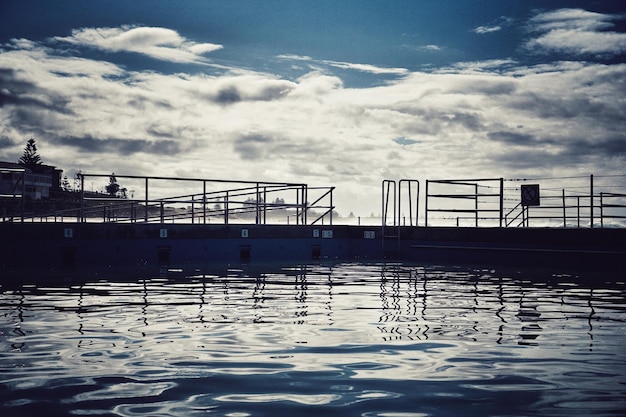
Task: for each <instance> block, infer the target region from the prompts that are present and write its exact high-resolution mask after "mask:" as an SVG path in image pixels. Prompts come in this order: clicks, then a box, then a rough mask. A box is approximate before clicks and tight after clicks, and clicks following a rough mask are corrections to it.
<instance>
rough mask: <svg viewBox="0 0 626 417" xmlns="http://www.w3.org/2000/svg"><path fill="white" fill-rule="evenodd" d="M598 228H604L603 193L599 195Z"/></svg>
mask: <svg viewBox="0 0 626 417" xmlns="http://www.w3.org/2000/svg"><path fill="white" fill-rule="evenodd" d="M600 227H601V228H604V193H600Z"/></svg>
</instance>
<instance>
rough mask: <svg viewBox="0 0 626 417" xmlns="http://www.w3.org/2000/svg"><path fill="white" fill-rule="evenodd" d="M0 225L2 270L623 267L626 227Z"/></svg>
mask: <svg viewBox="0 0 626 417" xmlns="http://www.w3.org/2000/svg"><path fill="white" fill-rule="evenodd" d="M382 232H383V230H382V229H381V227H368V226H277V225H189V224H188V225H184V224H141V223H139V224H114V223H98V224H95V223H0V236H1V237H0V271H2V273H3V274H4V275H10V274H12V273H14V272H15V271H42V272H50V271H72V270H97V269H103V268H104V269H106V270H111V269H116V268H137V267H139V268H142V267H146V268H154V267H168V268H182V269H203V268H206V267H208V266H209V265H211V264H216V263H219V264H241V263H261V262H283V263H290V264H292V263H296V262H302V263H307V262H316V261H324V260H332V261H335V260H337V261H352V260H358V261H375V260H383V259H400V260H404V261H412V262H427V263H472V264H484V265H490V264H497V263H508V264H520V265H527V264H531V265H532V264H536V265H538V266H541V265H560V264H562V265H567V266H572V267H584V266H591V267H610V268H621V267H622V265H623V261H624V259H626V229H537V228H527V229H502V228H417V227H403V228H401V229H400V230H399V232H400V235H399V239H398V229H395V228H390V227H387V228H385V233H386V234H387V235H388V237H387V238H385V239H383V238H382Z"/></svg>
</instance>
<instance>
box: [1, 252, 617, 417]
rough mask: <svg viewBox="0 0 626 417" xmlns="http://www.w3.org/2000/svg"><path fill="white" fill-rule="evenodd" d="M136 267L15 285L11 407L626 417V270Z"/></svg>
mask: <svg viewBox="0 0 626 417" xmlns="http://www.w3.org/2000/svg"><path fill="white" fill-rule="evenodd" d="M131 278H132V277H131ZM131 278H128V277H126V278H125V279H120V278H119V277H116V278H115V279H113V278H111V277H109V278H103V277H96V278H89V279H79V278H78V277H73V278H71V279H69V278H66V279H64V280H61V281H60V282H57V283H44V282H43V281H40V282H39V283H35V284H24V285H18V284H15V283H12V284H7V283H6V282H4V283H3V284H2V288H1V291H0V294H1V295H0V414H1V415H2V416H5V417H9V416H42V415H46V416H57V415H58V416H65V415H89V416H196V415H197V416H209V415H220V416H232V417H243V416H306V415H312V416H320V415H332V416H388V417H391V416H395V417H408V416H461V415H462V416H531V415H532V416H537V415H541V416H572V415H585V416H589V415H594V416H617V415H626V353H625V351H626V349H624V347H623V345H624V342H625V341H626V336H625V335H626V315H625V313H626V283H625V282H624V280H623V279H622V278H621V277H616V276H611V275H607V274H606V273H600V272H598V273H595V274H594V273H592V274H590V276H585V277H582V276H579V275H570V274H555V273H553V272H551V273H548V272H543V271H526V272H523V273H521V272H519V271H515V270H510V271H504V270H496V271H493V270H481V269H468V268H452V267H436V266H415V265H401V264H391V265H382V264H374V265H366V264H336V265H308V266H296V267H292V268H273V267H269V266H268V267H267V268H266V269H265V270H263V269H261V270H257V271H250V270H246V269H224V270H223V271H222V272H218V273H214V274H197V275H191V276H189V275H186V274H183V273H181V272H176V271H169V272H168V273H166V274H162V275H160V276H159V275H158V274H156V275H155V276H154V277H152V278H136V277H135V278H132V279H131Z"/></svg>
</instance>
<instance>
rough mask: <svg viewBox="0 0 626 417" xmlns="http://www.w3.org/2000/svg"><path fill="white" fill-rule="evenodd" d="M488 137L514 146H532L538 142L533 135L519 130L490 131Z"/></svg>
mask: <svg viewBox="0 0 626 417" xmlns="http://www.w3.org/2000/svg"><path fill="white" fill-rule="evenodd" d="M487 137H488V138H489V139H490V140H493V141H496V142H501V143H505V144H507V145H514V146H532V145H533V144H536V139H535V137H533V136H532V135H528V134H525V133H517V132H505V131H500V132H489V133H488V134H487Z"/></svg>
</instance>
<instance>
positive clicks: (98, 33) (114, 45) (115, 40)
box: [54, 26, 222, 63]
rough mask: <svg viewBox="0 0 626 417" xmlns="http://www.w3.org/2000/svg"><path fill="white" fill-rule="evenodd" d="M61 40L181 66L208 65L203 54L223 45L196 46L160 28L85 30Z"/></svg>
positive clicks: (174, 33)
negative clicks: (175, 63) (184, 64)
mask: <svg viewBox="0 0 626 417" xmlns="http://www.w3.org/2000/svg"><path fill="white" fill-rule="evenodd" d="M54 39H55V40H57V41H61V42H67V43H71V44H74V45H80V46H88V47H93V48H98V49H102V50H104V51H110V52H135V53H140V54H144V55H147V56H150V57H152V58H154V59H158V60H163V61H170V62H178V63H204V62H206V58H205V57H203V56H202V55H204V54H206V53H209V52H213V51H216V50H219V49H221V48H222V46H221V45H216V44H212V43H195V42H191V41H189V40H187V39H185V38H184V37H182V36H180V35H179V34H178V33H177V32H176V31H173V30H171V29H166V28H158V27H130V26H123V27H121V28H83V29H77V30H74V31H72V35H71V36H68V37H60V36H59V37H55V38H54Z"/></svg>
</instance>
